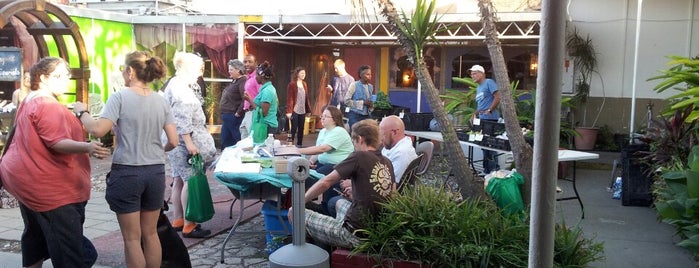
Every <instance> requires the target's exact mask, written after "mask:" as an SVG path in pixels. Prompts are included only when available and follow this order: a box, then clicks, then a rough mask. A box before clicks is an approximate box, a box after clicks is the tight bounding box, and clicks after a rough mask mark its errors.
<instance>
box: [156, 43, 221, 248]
mask: <svg viewBox="0 0 699 268" xmlns="http://www.w3.org/2000/svg"><path fill="white" fill-rule="evenodd" d="M173 61H174V64H175V70H176V72H175V76H173V77H172V79H170V83H168V85H167V87H166V88H165V92H164V94H165V99H167V100H168V103H169V104H170V107H171V109H172V114H173V115H174V116H175V124H176V125H177V134H178V135H179V137H180V139H179V140H180V141H179V145H177V147H176V148H175V149H173V150H172V151H170V152H168V158H169V159H170V167H171V168H172V177H173V185H172V196H171V199H172V204H173V206H174V220H173V222H172V226H173V227H175V229H177V230H182V236H184V237H187V238H204V237H206V236H208V235H209V234H211V231H209V230H206V229H202V228H201V225H199V224H196V223H195V222H190V221H188V220H187V219H185V218H184V212H185V211H186V209H187V194H188V191H187V190H188V188H187V179H189V177H190V176H192V175H193V174H192V166H190V165H189V163H188V159H189V158H190V157H191V156H193V155H197V154H200V155H201V157H202V159H203V160H204V161H209V160H211V159H213V157H214V155H215V154H216V147H215V145H214V138H213V137H211V134H209V132H208V131H207V129H206V117H205V116H204V111H203V110H202V109H201V105H202V103H201V101H200V100H199V98H197V96H196V93H195V91H194V90H193V88H196V87H198V85H197V78H198V77H199V76H201V75H202V71H203V70H204V60H202V58H201V57H199V56H197V55H195V54H192V53H185V52H177V53H175V57H174V58H173Z"/></svg>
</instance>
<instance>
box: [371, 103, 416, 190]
mask: <svg viewBox="0 0 699 268" xmlns="http://www.w3.org/2000/svg"><path fill="white" fill-rule="evenodd" d="M379 132H380V134H379V135H380V136H381V142H382V143H383V149H382V150H381V154H383V156H385V157H386V158H388V159H389V160H391V163H393V173H394V175H395V179H396V183H398V182H400V179H401V177H403V173H404V172H405V169H406V168H408V165H409V164H410V162H412V161H413V159H415V158H417V154H416V153H415V147H413V141H412V139H410V137H407V136H405V124H403V120H401V119H400V118H399V117H398V116H395V115H391V116H387V117H385V118H383V119H381V123H380V124H379Z"/></svg>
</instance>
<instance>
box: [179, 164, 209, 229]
mask: <svg viewBox="0 0 699 268" xmlns="http://www.w3.org/2000/svg"><path fill="white" fill-rule="evenodd" d="M192 169H193V171H194V172H193V174H192V176H191V177H189V179H188V180H187V187H188V190H187V199H188V201H187V211H186V212H185V215H184V217H185V218H186V219H187V220H188V221H192V222H205V221H208V220H210V219H211V218H213V217H214V213H215V211H214V203H213V200H211V189H209V182H208V180H207V178H206V174H205V173H204V162H203V161H202V159H201V156H200V155H198V154H197V155H195V156H193V157H192Z"/></svg>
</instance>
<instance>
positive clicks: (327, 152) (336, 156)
mask: <svg viewBox="0 0 699 268" xmlns="http://www.w3.org/2000/svg"><path fill="white" fill-rule="evenodd" d="M320 122H321V124H322V125H323V129H321V130H320V133H318V138H317V139H316V146H311V147H307V148H300V149H299V152H300V153H301V154H304V155H310V158H309V162H310V164H311V165H310V167H311V168H312V169H315V170H316V171H317V172H318V173H321V174H323V175H328V174H330V172H332V171H333V169H335V165H336V164H337V163H340V162H342V161H343V160H345V158H347V157H348V156H349V155H350V154H351V153H352V152H354V145H353V144H352V138H351V137H350V135H349V133H347V130H345V128H344V127H342V126H343V123H344V122H343V121H342V112H340V109H338V108H337V106H326V107H325V109H324V110H323V115H321V116H320ZM306 181H307V183H306V186H307V187H306V188H308V187H310V186H311V185H312V184H313V183H314V181H312V180H306ZM332 188H336V189H338V190H341V189H340V185H339V184H338V185H335V186H334V187H332ZM332 188H331V189H328V190H327V191H326V192H325V193H323V200H322V202H321V208H320V211H321V212H323V213H324V214H329V210H328V201H329V200H330V198H333V197H335V196H337V195H338V194H337V192H336V191H335V190H333V189H332Z"/></svg>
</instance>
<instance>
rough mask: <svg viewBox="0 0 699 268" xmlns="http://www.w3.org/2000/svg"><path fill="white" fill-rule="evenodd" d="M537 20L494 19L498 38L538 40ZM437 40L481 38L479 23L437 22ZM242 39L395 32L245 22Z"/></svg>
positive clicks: (389, 35)
mask: <svg viewBox="0 0 699 268" xmlns="http://www.w3.org/2000/svg"><path fill="white" fill-rule="evenodd" d="M540 27H541V25H540V22H539V21H538V20H537V21H507V22H498V23H497V29H498V36H499V38H500V39H539V31H540ZM438 29H440V30H441V32H440V33H439V34H438V35H437V36H436V38H437V39H438V40H448V41H460V40H482V39H484V31H483V25H482V24H481V23H480V22H451V23H448V22H444V23H439V25H438ZM245 39H262V40H334V41H342V40H356V41H363V40H366V41H387V40H389V41H392V40H395V39H396V36H395V33H394V32H393V31H392V30H391V29H390V25H388V24H387V23H363V24H360V23H325V24H323V23H296V24H271V23H263V24H246V26H245Z"/></svg>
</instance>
